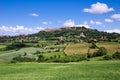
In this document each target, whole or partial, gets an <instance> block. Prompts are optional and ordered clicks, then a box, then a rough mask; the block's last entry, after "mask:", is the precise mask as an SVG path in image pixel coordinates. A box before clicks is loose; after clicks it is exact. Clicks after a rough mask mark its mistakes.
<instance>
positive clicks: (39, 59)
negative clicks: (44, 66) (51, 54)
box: [37, 54, 44, 62]
mask: <svg viewBox="0 0 120 80" xmlns="http://www.w3.org/2000/svg"><path fill="white" fill-rule="evenodd" d="M37 61H38V62H43V61H44V56H43V55H42V54H40V55H38V60H37Z"/></svg>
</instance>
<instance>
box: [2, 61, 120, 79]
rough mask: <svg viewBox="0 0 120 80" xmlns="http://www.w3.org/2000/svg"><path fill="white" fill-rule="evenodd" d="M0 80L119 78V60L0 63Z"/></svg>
mask: <svg viewBox="0 0 120 80" xmlns="http://www.w3.org/2000/svg"><path fill="white" fill-rule="evenodd" d="M0 80H120V61H104V62H103V61H92V62H90V61H84V62H78V63H17V64H0Z"/></svg>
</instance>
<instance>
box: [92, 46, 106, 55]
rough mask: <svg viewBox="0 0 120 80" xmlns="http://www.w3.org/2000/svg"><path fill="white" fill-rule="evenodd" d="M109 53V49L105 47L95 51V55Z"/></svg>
mask: <svg viewBox="0 0 120 80" xmlns="http://www.w3.org/2000/svg"><path fill="white" fill-rule="evenodd" d="M106 54H107V50H106V49H105V48H104V47H100V48H99V50H98V51H97V52H94V53H93V57H97V56H103V55H106Z"/></svg>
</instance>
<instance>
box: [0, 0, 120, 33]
mask: <svg viewBox="0 0 120 80" xmlns="http://www.w3.org/2000/svg"><path fill="white" fill-rule="evenodd" d="M119 5H120V0H114V1H113V0H1V1H0V10H1V13H0V35H19V34H32V33H37V32H38V31H40V30H43V29H45V28H59V27H70V26H78V25H87V28H92V29H98V30H100V31H106V32H116V33H120V7H119Z"/></svg>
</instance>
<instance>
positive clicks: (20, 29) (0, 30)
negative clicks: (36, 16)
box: [0, 25, 44, 35]
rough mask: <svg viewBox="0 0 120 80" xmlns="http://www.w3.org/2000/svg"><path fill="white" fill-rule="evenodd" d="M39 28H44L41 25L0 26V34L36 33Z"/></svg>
mask: <svg viewBox="0 0 120 80" xmlns="http://www.w3.org/2000/svg"><path fill="white" fill-rule="evenodd" d="M40 30H44V28H42V27H35V28H28V27H24V26H19V25H17V26H15V27H13V26H1V27H0V35H20V34H32V33H37V32H39V31H40Z"/></svg>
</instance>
